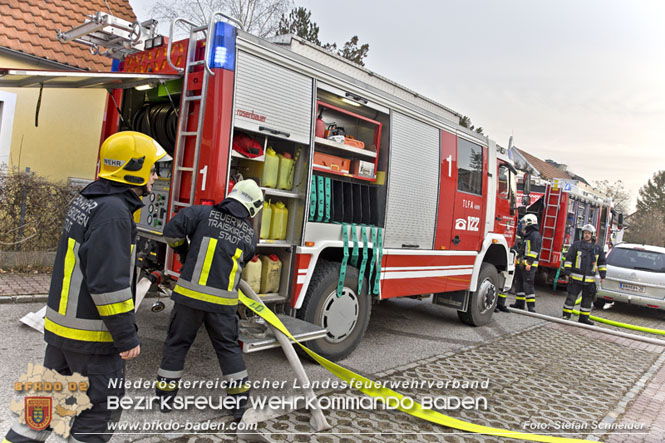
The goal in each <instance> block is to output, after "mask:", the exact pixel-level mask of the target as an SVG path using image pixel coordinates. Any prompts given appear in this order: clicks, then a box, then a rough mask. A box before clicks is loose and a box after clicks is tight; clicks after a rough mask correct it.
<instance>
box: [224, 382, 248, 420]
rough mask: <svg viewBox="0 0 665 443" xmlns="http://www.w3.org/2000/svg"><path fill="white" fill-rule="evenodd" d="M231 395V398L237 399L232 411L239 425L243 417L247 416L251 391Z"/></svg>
mask: <svg viewBox="0 0 665 443" xmlns="http://www.w3.org/2000/svg"><path fill="white" fill-rule="evenodd" d="M229 395H230V396H231V397H234V399H235V402H234V406H233V409H231V414H232V415H233V420H234V421H235V422H236V423H239V422H240V420H242V416H243V415H244V414H245V410H246V409H247V405H248V404H249V390H247V391H245V392H243V393H240V394H229Z"/></svg>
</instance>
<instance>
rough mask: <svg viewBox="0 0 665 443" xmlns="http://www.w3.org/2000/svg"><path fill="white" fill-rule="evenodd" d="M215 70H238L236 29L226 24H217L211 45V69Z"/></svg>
mask: <svg viewBox="0 0 665 443" xmlns="http://www.w3.org/2000/svg"><path fill="white" fill-rule="evenodd" d="M215 68H222V69H227V70H229V71H233V70H235V68H236V28H234V27H233V26H231V25H229V24H228V23H225V22H217V24H215V33H214V34H213V38H212V44H211V45H210V69H215Z"/></svg>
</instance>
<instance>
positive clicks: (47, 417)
mask: <svg viewBox="0 0 665 443" xmlns="http://www.w3.org/2000/svg"><path fill="white" fill-rule="evenodd" d="M52 412H53V399H52V398H51V397H25V424H26V425H28V426H29V427H30V428H31V429H34V430H35V431H43V430H44V429H46V428H48V425H50V424H51V417H52Z"/></svg>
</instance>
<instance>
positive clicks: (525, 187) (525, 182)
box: [522, 172, 531, 195]
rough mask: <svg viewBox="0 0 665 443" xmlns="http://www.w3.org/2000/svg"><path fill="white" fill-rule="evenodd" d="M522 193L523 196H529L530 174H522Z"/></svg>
mask: <svg viewBox="0 0 665 443" xmlns="http://www.w3.org/2000/svg"><path fill="white" fill-rule="evenodd" d="M522 193H523V194H524V195H529V194H531V174H529V173H528V172H525V173H524V177H523V187H522Z"/></svg>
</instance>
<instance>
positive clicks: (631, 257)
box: [607, 248, 665, 273]
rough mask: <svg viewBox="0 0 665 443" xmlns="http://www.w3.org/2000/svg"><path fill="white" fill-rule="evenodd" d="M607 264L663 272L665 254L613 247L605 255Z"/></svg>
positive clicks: (664, 270) (664, 268) (664, 269)
mask: <svg viewBox="0 0 665 443" xmlns="http://www.w3.org/2000/svg"><path fill="white" fill-rule="evenodd" d="M607 264H608V265H612V266H617V267H619V268H627V269H637V270H640V271H649V272H661V273H662V272H665V256H663V254H660V253H658V252H652V251H644V250H639V251H638V250H635V249H628V248H614V249H612V252H610V255H609V257H607Z"/></svg>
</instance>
